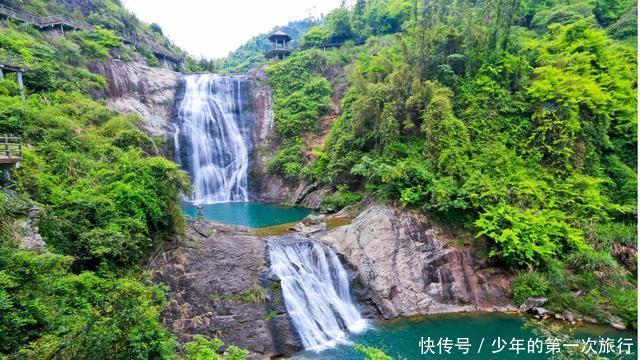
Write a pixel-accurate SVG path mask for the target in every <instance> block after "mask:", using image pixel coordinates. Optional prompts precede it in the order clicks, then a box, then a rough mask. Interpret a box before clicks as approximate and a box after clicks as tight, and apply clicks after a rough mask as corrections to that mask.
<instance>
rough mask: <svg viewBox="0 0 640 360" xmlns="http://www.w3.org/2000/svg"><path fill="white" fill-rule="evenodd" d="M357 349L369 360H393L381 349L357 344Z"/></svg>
mask: <svg viewBox="0 0 640 360" xmlns="http://www.w3.org/2000/svg"><path fill="white" fill-rule="evenodd" d="M355 348H356V350H358V351H359V352H360V353H362V355H364V358H365V359H367V360H391V356H388V355H387V354H385V353H384V352H383V351H382V350H380V349H377V348H374V347H369V346H364V345H360V344H356V345H355Z"/></svg>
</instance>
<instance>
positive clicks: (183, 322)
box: [152, 223, 300, 358]
mask: <svg viewBox="0 0 640 360" xmlns="http://www.w3.org/2000/svg"><path fill="white" fill-rule="evenodd" d="M267 259H268V254H267V248H266V242H265V241H264V240H263V239H260V238H256V237H253V236H251V235H249V234H248V233H247V232H246V230H243V229H239V228H235V227H228V226H220V225H216V224H213V223H192V224H191V226H190V227H189V230H188V241H187V242H186V243H183V244H179V245H177V246H176V247H175V248H173V249H167V250H165V251H164V252H163V253H161V254H160V255H159V256H158V258H157V260H156V261H155V262H154V263H153V265H152V270H153V277H154V281H156V282H163V283H165V284H167V285H168V286H169V289H170V290H169V293H168V295H167V297H168V300H169V306H168V308H167V309H166V310H165V312H164V313H163V322H164V323H165V325H167V326H168V328H169V329H171V331H172V332H173V333H174V334H176V335H177V336H178V338H179V339H180V341H188V340H189V339H191V338H192V337H193V336H194V335H196V334H201V335H204V336H207V337H218V338H220V339H222V340H223V341H224V342H225V343H227V344H231V345H236V346H238V347H241V348H244V349H247V350H249V351H250V352H251V358H270V357H273V356H279V355H289V354H292V353H293V352H295V351H297V350H298V349H300V342H299V339H297V335H295V330H294V329H293V327H292V325H291V324H290V323H289V320H288V317H287V314H286V309H285V307H284V301H283V299H282V295H281V290H280V285H279V281H278V280H277V279H271V278H270V276H269V270H268V266H267Z"/></svg>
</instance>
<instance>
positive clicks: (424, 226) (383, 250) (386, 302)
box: [151, 204, 512, 358]
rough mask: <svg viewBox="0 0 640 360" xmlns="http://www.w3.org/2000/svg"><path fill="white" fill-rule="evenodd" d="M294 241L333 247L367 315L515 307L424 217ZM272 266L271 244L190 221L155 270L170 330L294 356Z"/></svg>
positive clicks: (362, 220) (374, 215) (378, 212)
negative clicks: (162, 286)
mask: <svg viewBox="0 0 640 360" xmlns="http://www.w3.org/2000/svg"><path fill="white" fill-rule="evenodd" d="M297 236H299V237H305V236H306V237H307V238H309V239H310V240H313V241H321V242H324V243H325V244H327V245H329V246H331V247H333V248H334V249H335V250H336V252H337V253H338V255H339V257H340V258H341V260H342V261H343V263H344V264H345V265H346V266H347V267H348V268H349V269H350V272H351V274H352V279H353V281H352V290H353V291H354V293H355V295H356V298H358V300H359V301H360V303H361V305H362V308H363V310H364V312H365V314H366V315H367V317H370V318H384V319H393V318H396V317H399V316H415V315H428V314H434V313H445V312H463V311H504V310H510V309H512V307H511V306H510V305H509V304H510V301H511V300H510V297H509V289H510V285H511V276H510V275H508V274H507V273H505V272H503V271H500V270H496V269H492V268H488V267H486V266H481V265H480V264H478V263H477V262H476V261H475V260H474V257H473V256H472V254H471V251H470V249H468V248H465V247H464V246H453V245H451V243H453V240H454V239H455V237H454V235H452V234H451V233H449V232H447V231H446V229H444V228H442V227H441V226H439V225H438V224H437V223H435V222H433V221H431V220H430V219H429V218H428V217H427V216H425V215H422V214H420V213H417V212H412V211H408V210H406V209H401V208H397V207H393V206H388V205H382V204H371V205H369V206H367V207H365V208H364V210H363V211H362V212H361V213H360V214H359V215H358V216H357V217H356V218H355V219H354V220H353V222H352V223H351V224H349V225H345V226H341V227H338V228H335V229H333V230H329V231H326V230H319V231H318V232H314V233H312V234H310V235H305V234H304V233H299V234H298V235H297ZM285 238H286V237H285ZM270 239H271V240H270V241H278V239H277V238H270ZM268 266H269V265H268V253H267V244H266V240H265V239H264V238H259V237H256V236H254V235H252V234H251V233H250V232H249V231H248V229H245V228H241V227H231V226H225V225H221V224H216V223H213V222H191V223H190V226H189V229H188V232H187V240H185V241H184V242H182V243H175V244H173V246H172V247H170V248H167V249H165V250H164V251H163V252H162V253H161V254H159V256H157V257H156V260H155V261H154V262H153V263H152V265H151V269H152V271H153V274H154V280H155V281H157V282H162V283H165V284H167V285H168V286H169V289H170V290H169V293H168V299H169V307H168V309H167V310H166V311H165V312H164V314H163V319H164V322H165V324H166V325H167V326H168V327H169V329H171V330H172V331H173V332H174V333H175V334H177V335H178V337H179V338H180V340H182V341H184V340H188V339H190V338H191V337H192V336H193V335H195V334H202V335H207V336H218V337H220V338H221V339H222V340H224V341H225V342H226V343H228V344H233V345H236V346H240V347H243V348H246V349H249V350H250V351H251V356H252V358H269V357H274V356H282V355H291V354H292V353H294V352H295V351H297V350H298V349H299V348H300V341H299V339H298V338H297V335H296V332H295V329H293V327H292V325H291V323H290V321H289V318H288V315H287V313H286V309H285V307H284V303H283V298H282V293H281V290H280V286H279V281H278V280H277V279H275V278H274V276H272V275H271V272H270V270H269V268H268Z"/></svg>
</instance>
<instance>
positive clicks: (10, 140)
mask: <svg viewBox="0 0 640 360" xmlns="http://www.w3.org/2000/svg"><path fill="white" fill-rule="evenodd" d="M21 159H22V140H21V139H20V137H18V136H14V135H11V134H9V135H0V162H7V160H9V162H17V161H18V160H21Z"/></svg>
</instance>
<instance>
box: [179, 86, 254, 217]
mask: <svg viewBox="0 0 640 360" xmlns="http://www.w3.org/2000/svg"><path fill="white" fill-rule="evenodd" d="M253 119H254V118H253V113H252V112H251V108H250V104H249V97H248V95H247V86H246V80H245V79H244V78H243V77H239V76H221V75H215V74H198V75H187V76H185V77H184V94H183V95H182V97H179V98H178V103H177V125H178V128H177V129H176V141H175V149H176V157H177V161H178V162H179V163H181V164H183V166H184V167H185V168H186V169H187V170H188V171H189V173H190V174H191V180H192V183H193V194H191V195H190V196H188V200H189V201H191V202H194V203H196V204H212V203H219V202H228V201H248V200H249V191H248V179H247V176H248V169H249V153H250V151H251V148H252V145H253V144H252V141H251V139H252V129H253V121H254V120H253Z"/></svg>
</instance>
